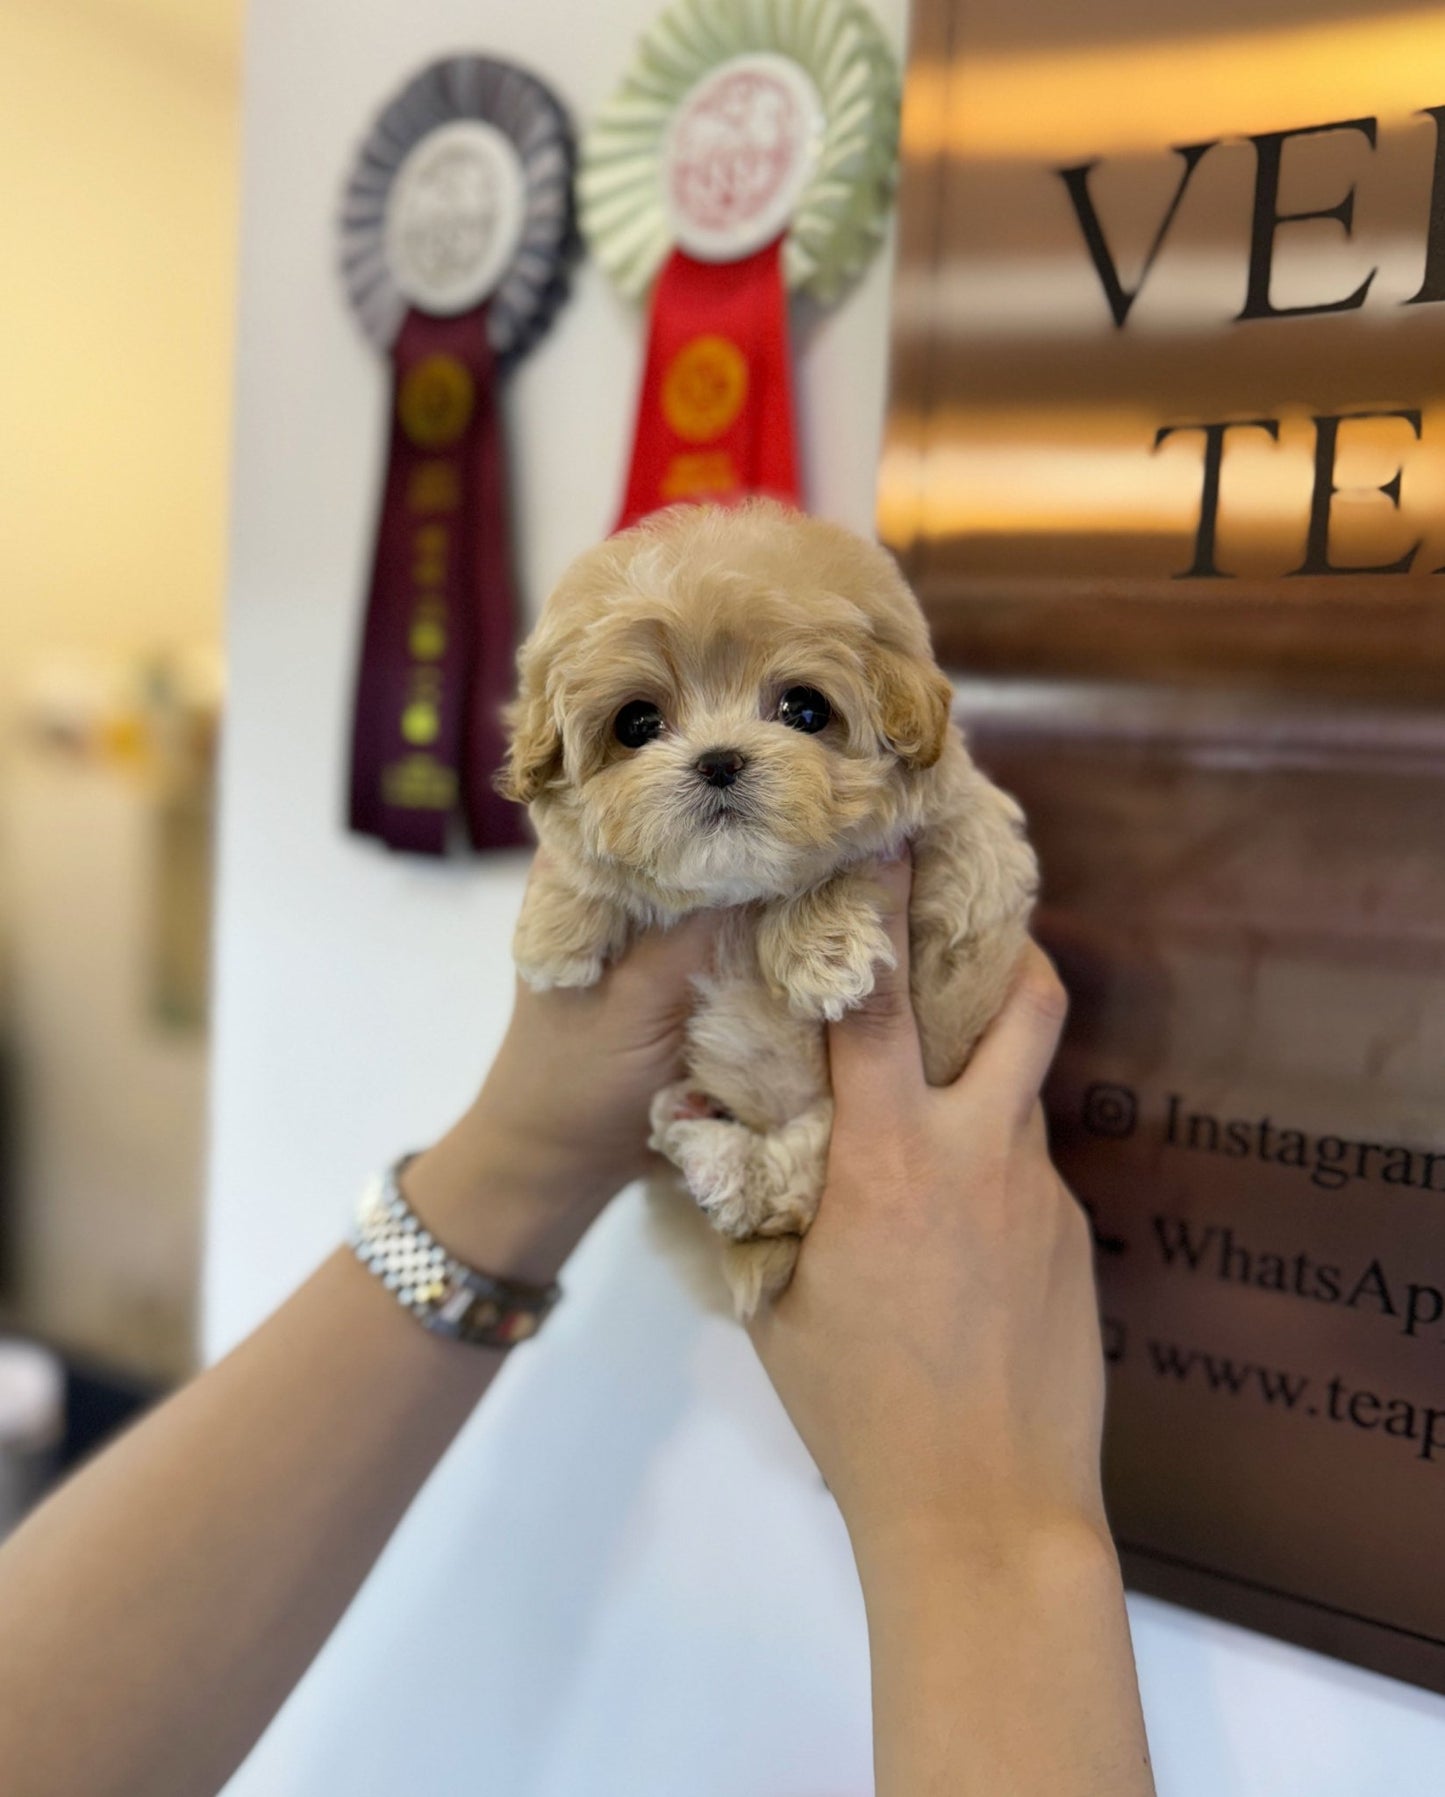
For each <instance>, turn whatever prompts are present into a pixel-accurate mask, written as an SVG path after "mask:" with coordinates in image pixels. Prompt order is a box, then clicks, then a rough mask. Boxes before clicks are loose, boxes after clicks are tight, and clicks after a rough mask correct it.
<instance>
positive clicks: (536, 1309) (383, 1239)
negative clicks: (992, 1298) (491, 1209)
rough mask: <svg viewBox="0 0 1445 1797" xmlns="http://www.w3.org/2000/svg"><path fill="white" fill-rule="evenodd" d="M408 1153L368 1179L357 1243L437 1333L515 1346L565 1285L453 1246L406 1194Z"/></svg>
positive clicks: (359, 1254) (368, 1263)
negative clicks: (472, 1260)
mask: <svg viewBox="0 0 1445 1797" xmlns="http://www.w3.org/2000/svg"><path fill="white" fill-rule="evenodd" d="M413 1158H414V1156H412V1155H405V1156H403V1158H402V1159H401V1160H399V1161H397V1162H396V1164H395V1165H394V1166H392V1167H389V1168H388V1169H387V1170H386V1172H385V1173H382V1174H380V1175H379V1176H378V1177H377V1178H375V1179H373V1180H372V1181H371V1183H370V1184H369V1185H368V1186H367V1188H366V1191H365V1193H364V1195H363V1197H362V1200H361V1207H360V1209H359V1211H358V1212H357V1217H356V1227H355V1229H354V1230H353V1231H352V1235H351V1247H352V1251H353V1252H354V1253H355V1255H356V1258H357V1259H358V1260H359V1261H360V1262H361V1264H362V1265H363V1266H364V1267H367V1268H369V1269H370V1270H371V1272H373V1273H374V1274H375V1275H376V1277H377V1278H378V1279H379V1280H380V1281H381V1283H382V1284H383V1285H384V1286H385V1287H386V1289H387V1290H388V1291H389V1292H391V1293H392V1294H393V1295H394V1296H395V1298H396V1300H397V1302H398V1303H399V1304H401V1305H402V1306H404V1307H405V1308H406V1309H407V1310H409V1311H410V1312H411V1314H412V1315H413V1316H414V1317H415V1318H416V1319H417V1321H418V1322H419V1323H421V1324H422V1326H423V1327H424V1328H426V1329H429V1330H431V1332H432V1334H433V1335H444V1336H448V1337H450V1339H452V1340H453V1341H462V1342H470V1343H473V1344H474V1345H475V1346H477V1347H484V1348H511V1347H515V1346H516V1344H517V1343H518V1342H522V1341H526V1340H527V1339H528V1337H529V1336H533V1335H535V1334H536V1333H537V1331H538V1330H539V1329H540V1328H541V1327H542V1324H543V1322H544V1321H545V1320H546V1318H547V1315H548V1313H549V1312H550V1311H551V1310H552V1308H553V1306H554V1305H555V1304H556V1302H557V1300H558V1299H559V1298H560V1297H561V1296H562V1288H561V1286H560V1285H557V1284H555V1283H554V1284H552V1285H545V1286H543V1285H527V1284H524V1283H523V1282H522V1281H521V1280H519V1279H502V1278H499V1277H498V1276H497V1275H495V1274H493V1273H483V1272H480V1271H478V1269H477V1268H476V1267H469V1266H467V1265H466V1264H465V1263H464V1262H463V1261H460V1260H458V1259H457V1258H456V1256H455V1255H454V1254H451V1253H450V1252H448V1250H447V1249H446V1248H444V1247H443V1246H442V1244H441V1243H440V1242H439V1241H438V1240H437V1239H436V1237H435V1236H434V1235H433V1234H432V1233H431V1231H430V1230H429V1229H427V1227H426V1226H425V1224H423V1222H422V1220H421V1218H420V1217H418V1216H417V1214H416V1212H415V1211H414V1210H413V1209H412V1208H411V1206H410V1205H409V1204H408V1203H407V1201H406V1199H405V1198H404V1197H403V1195H402V1190H401V1177H400V1176H401V1174H402V1171H403V1170H404V1169H405V1167H406V1165H407V1162H408V1161H410V1160H412V1159H413Z"/></svg>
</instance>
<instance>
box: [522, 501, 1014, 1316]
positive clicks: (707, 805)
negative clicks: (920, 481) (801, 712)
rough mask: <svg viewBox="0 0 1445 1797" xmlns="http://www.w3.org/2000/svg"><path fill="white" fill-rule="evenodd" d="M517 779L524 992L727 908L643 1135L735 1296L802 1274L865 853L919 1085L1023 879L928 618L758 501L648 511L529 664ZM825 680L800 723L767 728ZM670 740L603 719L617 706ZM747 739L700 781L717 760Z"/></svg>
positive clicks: (594, 967)
mask: <svg viewBox="0 0 1445 1797" xmlns="http://www.w3.org/2000/svg"><path fill="white" fill-rule="evenodd" d="M520 673H521V683H520V691H519V696H518V698H517V700H516V701H515V703H514V705H513V707H512V709H511V712H510V715H509V723H510V727H511V732H512V736H511V750H510V757H509V762H508V765H507V768H506V769H505V770H504V773H503V776H502V781H501V784H502V787H503V790H504V791H506V792H508V793H509V794H510V796H512V797H513V798H516V799H518V800H521V801H523V802H524V803H526V804H527V805H529V806H530V808H531V815H532V818H533V821H534V823H535V825H536V828H537V833H538V836H539V838H540V840H541V842H542V843H543V845H544V846H545V847H546V849H547V850H548V855H547V858H546V861H545V863H544V865H543V868H542V870H541V871H540V872H539V874H538V876H537V877H536V878H535V879H534V881H533V883H532V887H531V890H530V893H529V896H528V900H527V904H526V906H525V908H524V911H523V914H522V917H521V921H520V923H519V925H518V929H517V937H516V944H515V948H516V958H517V963H518V966H519V967H520V969H521V972H522V974H523V976H524V977H525V978H526V979H527V980H528V981H529V982H530V983H531V984H532V985H533V986H537V987H548V986H585V985H590V984H591V983H592V982H593V981H595V980H596V979H597V978H598V977H599V976H600V974H601V972H602V969H603V967H604V966H605V965H606V964H607V962H608V961H609V960H611V959H612V958H613V957H614V956H616V955H618V954H620V953H621V951H622V950H623V948H624V947H625V946H626V943H627V941H628V938H629V936H630V935H631V934H632V933H633V932H634V931H636V930H639V929H645V928H648V927H651V926H654V925H659V924H660V925H663V926H666V925H668V924H670V923H673V922H675V921H676V920H677V919H678V918H680V917H683V916H685V915H687V914H688V913H689V912H692V911H696V910H698V909H700V908H704V907H722V906H726V907H729V908H730V911H729V916H728V918H727V919H726V921H725V923H724V926H723V928H722V930H721V932H720V936H719V942H718V950H717V957H716V963H715V966H714V969H713V971H712V972H711V974H710V975H709V977H708V978H707V979H706V980H705V981H704V982H703V983H702V985H701V989H700V995H699V1004H698V1007H697V1010H696V1012H695V1014H694V1016H693V1018H692V1022H691V1025H690V1028H689V1035H688V1056H687V1059H688V1070H689V1076H688V1078H687V1079H686V1080H685V1081H684V1082H682V1083H681V1084H679V1085H677V1086H674V1087H669V1088H668V1089H666V1090H665V1091H662V1092H660V1093H658V1095H657V1099H656V1102H655V1103H654V1106H653V1112H652V1126H653V1138H652V1139H653V1146H654V1147H655V1148H657V1149H659V1150H660V1151H661V1152H662V1153H663V1154H664V1155H666V1156H667V1157H668V1158H669V1159H670V1160H671V1161H672V1162H673V1163H674V1165H675V1166H677V1167H678V1168H679V1169H680V1170H681V1172H682V1175H683V1177H684V1179H685V1180H686V1182H687V1185H688V1187H689V1189H690V1191H691V1193H692V1196H693V1197H694V1198H695V1199H696V1201H697V1203H698V1205H699V1206H700V1207H701V1208H702V1210H703V1211H704V1212H705V1213H706V1214H707V1216H708V1218H709V1219H710V1221H711V1222H712V1224H713V1225H714V1227H715V1228H716V1229H717V1230H718V1231H719V1233H720V1234H721V1235H722V1236H724V1237H725V1238H726V1248H725V1251H724V1271H725V1273H726V1275H727V1280H728V1284H729V1286H730V1287H731V1289H732V1293H733V1298H734V1302H735V1305H736V1308H737V1310H738V1312H739V1314H740V1315H742V1316H749V1315H751V1314H752V1313H753V1311H754V1310H755V1309H756V1308H757V1306H758V1305H759V1304H760V1303H761V1302H762V1301H764V1300H765V1299H767V1298H770V1297H772V1296H773V1295H775V1294H776V1293H778V1292H780V1291H781V1290H782V1289H783V1288H784V1287H785V1286H786V1284H787V1282H788V1280H789V1278H790V1277H791V1275H792V1270H793V1264H794V1261H795V1259H796V1256H797V1250H798V1244H799V1242H800V1240H801V1238H802V1236H803V1234H804V1232H805V1231H806V1230H807V1228H808V1225H809V1224H810V1222H811V1221H812V1219H813V1215H814V1212H815V1210H816V1208H817V1204H818V1197H819V1193H820V1190H821V1187H822V1182H823V1172H824V1164H825V1160H826V1155H827V1147H828V1135H829V1128H830V1124H831V1119H832V1101H831V1098H830V1095H829V1090H828V1072H827V1058H826V1051H825V1043H824V1023H825V1021H826V1020H829V1019H836V1018H838V1017H841V1016H842V1015H843V1014H844V1013H845V1012H846V1011H848V1010H850V1009H852V1008H853V1007H855V1006H857V1005H859V1004H861V1003H862V1002H863V1001H864V1000H865V999H866V998H867V996H868V994H869V993H870V992H871V990H872V988H873V982H874V971H875V968H877V967H878V966H879V964H880V963H887V962H888V961H889V959H890V950H889V945H888V939H887V936H886V934H885V932H884V930H883V928H882V926H881V924H880V921H879V915H878V906H877V898H876V894H875V889H874V887H873V885H872V884H871V882H870V877H869V870H870V866H871V863H872V861H873V858H874V857H875V856H877V855H878V854H880V853H887V852H889V851H892V850H896V849H897V848H898V847H899V846H900V845H901V844H902V843H904V842H905V841H908V842H911V843H912V845H913V855H914V875H913V897H912V908H911V913H910V920H909V921H910V940H911V965H912V988H913V999H914V1005H915V1008H916V1010H917V1013H918V1022H919V1029H920V1033H921V1036H922V1042H923V1053H924V1061H925V1066H926V1071H927V1075H928V1078H929V1079H930V1080H931V1081H932V1082H933V1083H935V1084H938V1083H941V1082H943V1081H947V1080H952V1079H953V1078H955V1077H956V1076H957V1074H958V1073H959V1071H960V1070H961V1068H962V1067H963V1065H964V1062H965V1061H966V1059H967V1058H968V1055H969V1052H970V1051H971V1049H972V1047H973V1045H974V1043H975V1042H976V1041H977V1039H978V1037H979V1035H980V1033H981V1032H982V1030H983V1029H984V1027H985V1025H986V1024H987V1023H988V1022H989V1020H990V1019H991V1018H992V1017H993V1015H994V1013H995V1012H996V1011H997V1009H998V1007H999V1005H1000V1003H1001V1001H1002V999H1003V996H1004V993H1005V990H1006V988H1007V986H1008V983H1009V980H1010V976H1011V974H1012V971H1013V969H1014V966H1015V965H1016V963H1017V960H1018V956H1019V952H1020V949H1021V947H1022V945H1023V940H1024V935H1025V931H1026V929H1027V925H1028V917H1029V911H1030V907H1031V904H1032V900H1033V896H1034V891H1035V885H1036V867H1035V862H1034V856H1033V852H1032V850H1031V849H1030V847H1029V845H1028V843H1027V841H1026V840H1025V837H1024V832H1023V818H1022V814H1021V813H1020V811H1019V808H1018V806H1017V805H1016V804H1015V803H1014V802H1013V800H1012V799H1010V798H1009V797H1007V795H1005V794H1004V793H1002V792H1000V791H999V790H998V788H997V787H995V786H993V785H992V784H991V783H990V782H989V781H988V780H987V779H985V778H984V776H983V775H982V774H981V773H980V772H979V771H978V769H977V768H976V767H975V766H974V765H973V763H972V761H971V760H970V759H969V756H968V753H967V751H966V749H965V748H964V744H963V739H962V737H961V736H960V735H959V733H958V731H957V729H956V728H955V727H954V726H953V725H952V724H951V722H950V719H949V709H950V699H951V691H950V687H949V684H948V682H947V680H945V679H944V677H943V675H942V674H941V673H940V672H939V670H938V668H937V666H936V664H935V662H934V659H933V654H932V651H931V649H930V647H929V641H928V632H927V627H926V625H925V624H924V621H923V616H922V614H921V612H920V611H919V608H918V605H917V602H916V601H915V599H914V597H913V595H912V593H911V592H910V591H909V589H908V587H907V586H906V584H905V583H904V581H903V580H902V579H901V577H900V576H899V574H898V571H897V569H896V568H895V567H894V565H893V562H892V561H891V559H890V558H889V557H888V556H887V555H886V554H885V553H884V551H883V550H881V549H879V548H878V547H876V546H875V545H873V544H870V543H865V542H863V541H861V540H860V539H859V538H857V537H854V536H852V535H851V534H850V533H849V532H847V531H844V530H841V529H839V528H837V527H836V526H834V525H831V524H825V523H822V522H820V521H819V520H817V519H813V518H808V517H804V516H802V515H800V514H798V513H794V512H790V511H785V510H784V509H783V508H781V507H779V506H776V505H773V504H770V503H763V502H758V503H752V504H749V505H747V506H744V507H742V508H739V509H730V510H719V509H715V508H705V507H695V506H685V507H677V508H674V509H673V510H671V511H668V512H663V513H660V514H658V515H657V516H655V517H653V518H651V519H649V520H648V521H647V522H646V523H644V524H642V525H640V526H638V527H636V528H634V529H632V530H629V531H626V532H624V533H623V534H621V535H619V536H616V537H613V538H612V539H611V540H610V541H608V542H606V543H603V544H602V545H601V546H600V547H599V548H597V549H594V550H591V551H590V552H589V553H587V554H585V555H583V556H582V557H581V558H580V559H579V560H578V561H577V562H575V563H574V564H573V566H572V567H571V568H570V569H569V570H568V572H567V573H566V574H565V575H564V576H563V578H562V581H561V584H560V585H559V586H558V588H557V590H556V591H555V592H554V593H553V594H552V596H551V598H550V599H549V600H548V602H547V605H546V607H545V609H544V611H543V614H542V617H541V620H540V622H539V623H538V625H537V628H536V630H535V632H534V633H533V635H532V637H531V639H530V640H529V641H528V643H527V644H526V646H525V647H524V648H523V650H522V653H521V658H520ZM798 686H806V687H811V688H815V689H816V690H817V691H819V692H821V693H822V694H824V695H825V697H826V698H827V700H828V701H829V704H830V706H831V711H832V718H831V721H830V722H829V723H828V725H827V727H826V728H825V729H823V730H822V731H821V732H819V733H818V734H816V735H805V734H803V733H801V732H800V731H799V730H797V729H796V728H791V727H789V726H788V725H787V724H785V723H783V722H781V721H780V720H779V717H778V703H779V700H780V698H781V696H782V694H783V693H785V692H787V691H788V689H790V688H793V687H798ZM636 700H645V701H648V702H650V703H651V704H653V705H655V706H656V707H657V708H658V709H659V710H660V712H661V714H662V717H663V720H664V728H663V730H662V733H661V734H660V735H659V736H657V737H656V738H655V739H654V740H652V741H649V742H647V743H645V744H644V745H643V746H642V747H641V748H637V749H629V748H626V747H624V746H623V744H622V743H621V742H620V741H619V740H618V739H617V736H616V735H615V734H614V728H613V727H614V723H615V721H616V719H617V716H618V713H619V712H620V711H621V709H622V708H623V707H624V706H626V705H627V704H629V703H630V702H632V701H636ZM720 750H726V751H730V752H731V753H732V754H733V755H734V756H737V757H741V758H742V762H743V765H742V768H741V771H740V772H739V773H738V776H737V778H736V780H735V782H734V783H733V784H732V785H730V786H728V787H726V788H722V789H720V788H717V787H715V786H712V785H709V784H708V783H707V782H706V781H705V780H704V779H703V778H702V777H701V775H700V773H699V769H698V763H699V761H700V760H706V759H707V758H708V756H709V754H710V753H713V754H715V753H716V752H718V751H720Z"/></svg>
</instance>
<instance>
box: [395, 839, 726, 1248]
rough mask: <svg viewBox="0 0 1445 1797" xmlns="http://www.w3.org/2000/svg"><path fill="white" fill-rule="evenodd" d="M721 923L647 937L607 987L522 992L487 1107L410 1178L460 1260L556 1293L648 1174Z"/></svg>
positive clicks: (695, 921)
mask: <svg viewBox="0 0 1445 1797" xmlns="http://www.w3.org/2000/svg"><path fill="white" fill-rule="evenodd" d="M544 852H545V851H544ZM538 858H539V860H540V858H541V857H540V855H539V857H538ZM717 916H718V913H716V912H702V913H698V914H697V915H695V916H693V917H690V918H687V919H685V920H684V921H683V922H682V923H680V924H678V925H677V926H676V927H675V928H673V929H671V930H666V931H662V930H655V931H652V932H650V933H648V934H647V935H645V936H642V937H640V938H639V939H638V940H636V941H635V942H634V943H633V944H632V945H631V946H630V947H629V948H628V950H627V952H626V953H625V954H624V955H623V956H622V958H621V959H620V960H619V961H617V962H616V963H615V964H614V965H612V966H610V967H608V968H607V969H606V970H605V972H604V973H603V975H602V978H601V979H600V980H599V981H598V982H597V984H596V985H595V986H588V987H583V988H563V989H553V990H551V991H547V992H535V991H533V990H532V989H531V988H530V987H529V986H528V985H526V983H525V982H524V981H522V980H518V981H517V986H516V995H515V997H514V999H513V1003H512V1018H511V1022H510V1024H509V1025H508V1028H507V1033H506V1036H505V1037H504V1039H503V1042H502V1046H501V1048H500V1049H499V1050H498V1052H497V1057H496V1060H495V1061H494V1062H493V1063H492V1068H491V1071H490V1072H489V1073H488V1074H487V1077H486V1080H485V1082H484V1084H483V1086H482V1089H481V1091H480V1093H479V1094H478V1096H477V1098H476V1100H475V1102H474V1103H473V1105H472V1106H471V1108H470V1109H469V1110H468V1112H467V1113H466V1115H465V1116H464V1117H463V1118H462V1119H461V1120H460V1121H459V1122H458V1123H457V1124H456V1125H455V1127H454V1128H453V1129H452V1130H451V1131H449V1132H448V1134H447V1135H446V1136H444V1137H443V1138H442V1140H441V1141H440V1142H438V1143H437V1144H436V1146H435V1147H434V1148H431V1149H429V1150H428V1151H427V1153H426V1154H424V1155H422V1156H420V1157H419V1158H418V1159H417V1160H415V1161H414V1162H413V1163H412V1164H411V1165H410V1166H409V1167H408V1169H407V1172H406V1176H405V1181H404V1183H405V1185H406V1189H407V1193H408V1196H409V1197H410V1199H411V1201H412V1203H413V1204H414V1205H415V1206H416V1208H417V1210H418V1212H419V1213H420V1215H421V1217H422V1219H423V1220H424V1221H425V1222H426V1223H427V1224H428V1225H429V1226H430V1227H431V1228H432V1229H433V1231H434V1232H435V1234H436V1235H437V1236H438V1238H439V1239H440V1240H442V1241H443V1242H445V1244H446V1245H447V1247H448V1248H450V1249H451V1250H452V1252H453V1253H454V1254H457V1255H459V1256H460V1257H461V1258H462V1259H464V1260H471V1261H472V1262H473V1263H474V1264H476V1265H479V1266H483V1267H485V1268H486V1269H487V1270H488V1271H493V1272H512V1273H516V1274H517V1275H518V1276H519V1277H535V1278H538V1279H550V1278H551V1277H552V1276H553V1274H554V1272H555V1270H556V1266H557V1265H559V1264H560V1262H561V1260H562V1259H563V1258H565V1255H566V1253H567V1252H568V1251H569V1250H570V1248H571V1247H572V1245H573V1244H574V1243H575V1241H576V1240H577V1238H578V1237H579V1236H580V1235H581V1234H582V1232H583V1230H584V1229H585V1228H586V1227H587V1225H588V1223H590V1222H591V1221H592V1219H593V1217H594V1216H595V1215H596V1213H597V1211H598V1210H599V1209H600V1208H601V1207H602V1205H603V1204H605V1203H606V1201H607V1199H608V1198H610V1197H611V1196H612V1195H613V1194H614V1193H615V1192H616V1191H618V1190H619V1188H620V1187H622V1186H624V1185H626V1184H627V1182H628V1181H629V1180H630V1179H633V1178H635V1177H636V1176H637V1175H638V1174H639V1173H641V1172H642V1171H644V1169H645V1168H646V1166H647V1164H648V1159H649V1153H648V1149H647V1111H648V1106H649V1104H650V1103H651V1101H652V1097H653V1094H654V1093H655V1092H656V1091H657V1090H658V1089H659V1087H661V1086H665V1085H667V1084H668V1083H669V1082H670V1081H672V1080H674V1079H677V1078H678V1077H679V1075H680V1073H681V1069H682V1045H683V1031H684V1028H685V1025H686V1023H687V1018H688V1014H689V1013H690V1011H691V1009H692V1005H693V990H692V979H693V976H694V975H695V974H698V973H701V972H702V971H703V970H704V969H705V967H706V965H707V962H708V957H709V955H710V952H711V945H712V938H713V932H714V929H715V927H716V923H717Z"/></svg>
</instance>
